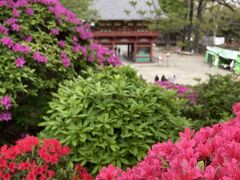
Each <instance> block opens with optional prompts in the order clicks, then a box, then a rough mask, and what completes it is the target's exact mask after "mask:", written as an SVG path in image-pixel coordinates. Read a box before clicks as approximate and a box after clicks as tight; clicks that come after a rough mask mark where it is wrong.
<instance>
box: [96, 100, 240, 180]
mask: <svg viewBox="0 0 240 180" xmlns="http://www.w3.org/2000/svg"><path fill="white" fill-rule="evenodd" d="M233 111H234V113H235V114H236V118H235V119H233V120H230V121H229V122H226V123H222V124H216V125H214V126H212V127H206V128H202V129H200V130H199V131H198V132H196V133H194V132H191V131H190V130H189V129H186V130H185V132H184V133H180V140H179V141H178V142H177V143H175V144H173V143H172V142H171V141H168V142H164V143H158V144H155V145H153V146H152V148H151V149H150V150H149V152H148V155H147V156H146V157H145V159H144V160H143V161H142V162H140V163H139V164H138V165H137V166H134V167H133V168H129V169H127V170H126V171H123V170H121V169H119V168H116V167H113V166H112V165H109V166H108V167H105V168H103V169H102V170H101V171H100V173H99V175H98V176H97V178H96V179H97V180H109V179H115V180H126V179H132V180H140V179H163V180H173V179H175V180H200V179H207V180H217V179H219V180H220V179H222V180H223V179H226V180H227V179H229V180H230V179H239V178H240V164H239V162H240V103H237V104H236V105H235V106H234V107H233Z"/></svg>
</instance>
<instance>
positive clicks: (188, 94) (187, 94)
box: [155, 81, 196, 104]
mask: <svg viewBox="0 0 240 180" xmlns="http://www.w3.org/2000/svg"><path fill="white" fill-rule="evenodd" d="M155 84H157V85H159V86H161V87H163V88H165V89H169V90H175V91H177V93H178V96H179V97H183V98H187V99H188V100H189V101H190V103H191V104H196V95H195V93H194V91H193V89H191V88H190V87H187V86H184V85H181V84H174V83H172V82H170V81H163V82H161V81H156V82H155Z"/></svg>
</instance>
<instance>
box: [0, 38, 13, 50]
mask: <svg viewBox="0 0 240 180" xmlns="http://www.w3.org/2000/svg"><path fill="white" fill-rule="evenodd" d="M1 43H2V44H3V45H6V46H8V48H11V47H12V46H13V41H12V39H11V38H10V37H3V38H2V39H1Z"/></svg>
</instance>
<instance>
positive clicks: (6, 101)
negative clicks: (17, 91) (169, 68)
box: [0, 96, 11, 109]
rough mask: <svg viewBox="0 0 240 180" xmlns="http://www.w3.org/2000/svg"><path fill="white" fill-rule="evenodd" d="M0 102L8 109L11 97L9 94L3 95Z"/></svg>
mask: <svg viewBox="0 0 240 180" xmlns="http://www.w3.org/2000/svg"><path fill="white" fill-rule="evenodd" d="M0 103H1V104H2V105H3V107H4V108H5V109H9V108H10V107H11V98H10V97H9V96H3V97H2V98H1V100H0Z"/></svg>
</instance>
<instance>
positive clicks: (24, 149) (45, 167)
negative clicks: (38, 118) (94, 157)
mask: <svg viewBox="0 0 240 180" xmlns="http://www.w3.org/2000/svg"><path fill="white" fill-rule="evenodd" d="M70 152H71V150H70V149H69V148H68V147H67V146H62V145H61V144H60V143H59V141H57V140H56V139H43V140H39V139H38V138H36V137H34V136H27V137H25V138H24V139H21V140H18V141H17V142H16V145H14V146H10V147H8V146H7V145H4V146H2V147H1V148H0V179H3V180H10V179H28V180H35V179H41V180H46V179H74V180H80V179H83V180H92V179H93V178H92V176H91V175H90V174H88V173H87V171H86V170H85V169H84V168H83V167H82V166H80V165H77V166H76V167H74V166H73V165H71V164H69V161H68V155H69V154H70Z"/></svg>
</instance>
